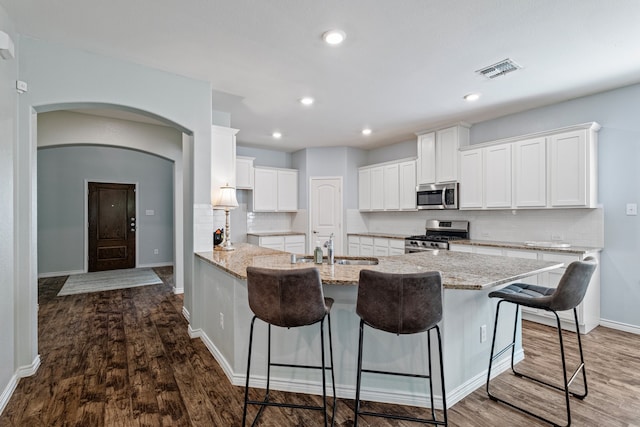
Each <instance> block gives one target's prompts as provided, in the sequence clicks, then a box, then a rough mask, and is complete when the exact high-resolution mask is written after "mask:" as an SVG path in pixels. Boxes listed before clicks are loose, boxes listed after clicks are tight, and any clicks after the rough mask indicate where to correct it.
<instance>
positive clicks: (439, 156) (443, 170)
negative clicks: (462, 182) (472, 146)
mask: <svg viewBox="0 0 640 427" xmlns="http://www.w3.org/2000/svg"><path fill="white" fill-rule="evenodd" d="M458 148H459V145H458V127H457V126H454V127H451V128H447V129H442V130H439V131H438V132H436V182H454V181H457V180H458Z"/></svg>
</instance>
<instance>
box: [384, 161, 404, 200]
mask: <svg viewBox="0 0 640 427" xmlns="http://www.w3.org/2000/svg"><path fill="white" fill-rule="evenodd" d="M383 186H384V187H383V189H382V193H383V198H384V209H385V210H395V211H397V210H399V209H400V191H399V189H400V175H399V167H398V164H397V163H393V164H390V165H387V166H385V167H384V177H383Z"/></svg>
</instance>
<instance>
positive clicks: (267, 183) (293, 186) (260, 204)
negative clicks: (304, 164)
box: [253, 167, 298, 212]
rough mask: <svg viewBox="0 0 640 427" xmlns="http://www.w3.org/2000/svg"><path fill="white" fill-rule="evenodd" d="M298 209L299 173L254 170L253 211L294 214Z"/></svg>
mask: <svg viewBox="0 0 640 427" xmlns="http://www.w3.org/2000/svg"><path fill="white" fill-rule="evenodd" d="M297 209H298V171H297V170H294V169H276V168H263V167H256V168H254V190H253V210H254V211H256V212H292V211H296V210H297Z"/></svg>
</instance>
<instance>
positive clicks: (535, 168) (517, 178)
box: [513, 138, 547, 207]
mask: <svg viewBox="0 0 640 427" xmlns="http://www.w3.org/2000/svg"><path fill="white" fill-rule="evenodd" d="M513 149H514V154H513V175H514V185H515V188H514V196H515V205H516V207H545V206H546V205H547V140H546V138H534V139H528V140H525V141H518V142H516V143H515V144H514V145H513Z"/></svg>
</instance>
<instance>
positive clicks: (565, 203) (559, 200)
mask: <svg viewBox="0 0 640 427" xmlns="http://www.w3.org/2000/svg"><path fill="white" fill-rule="evenodd" d="M548 144H549V179H550V180H551V185H550V191H551V206H553V207H571V206H581V207H582V206H586V207H595V205H596V203H597V200H596V199H597V176H596V161H595V157H596V143H595V137H594V138H590V137H589V132H588V130H587V129H581V130H575V131H570V132H563V133H560V134H557V135H551V136H550V137H549V142H548Z"/></svg>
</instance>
